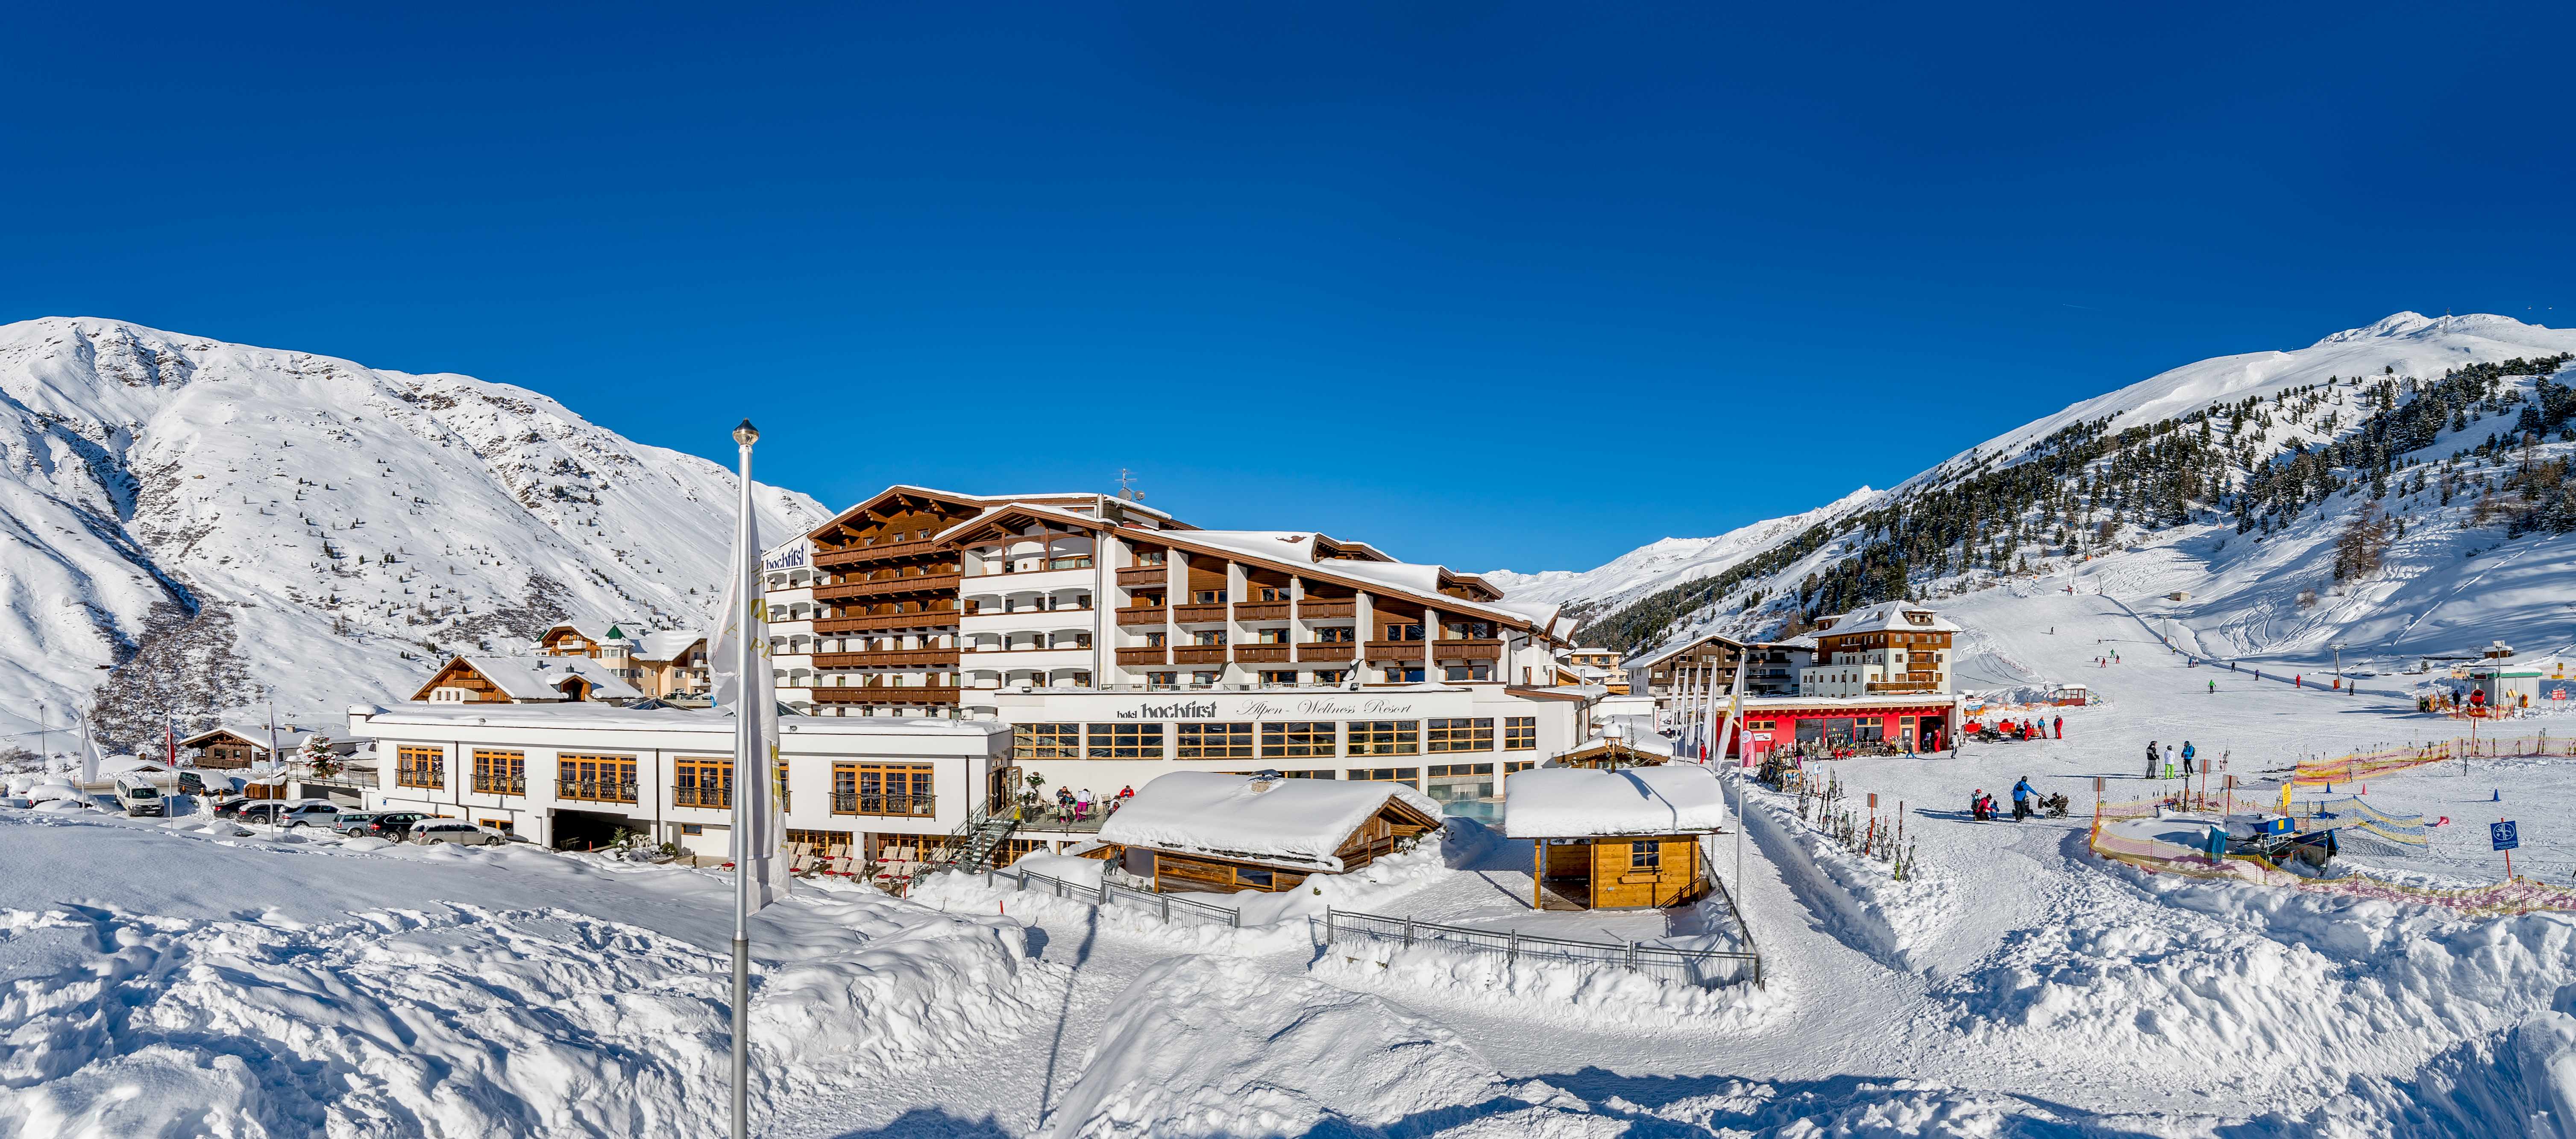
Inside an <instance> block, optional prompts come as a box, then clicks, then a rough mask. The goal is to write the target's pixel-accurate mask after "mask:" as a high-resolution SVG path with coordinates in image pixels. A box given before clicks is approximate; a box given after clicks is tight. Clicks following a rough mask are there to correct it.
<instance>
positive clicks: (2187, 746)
mask: <svg viewBox="0 0 2576 1139" xmlns="http://www.w3.org/2000/svg"><path fill="white" fill-rule="evenodd" d="M2196 754H2198V753H2197V752H2196V751H2195V750H2194V749H2193V748H2192V746H2191V741H2190V740H2184V741H2182V773H2183V774H2185V775H2189V774H2191V757H2192V756H2193V755H2196Z"/></svg>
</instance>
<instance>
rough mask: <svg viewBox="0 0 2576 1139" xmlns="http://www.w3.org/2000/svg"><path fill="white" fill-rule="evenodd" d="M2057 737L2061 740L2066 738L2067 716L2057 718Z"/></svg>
mask: <svg viewBox="0 0 2576 1139" xmlns="http://www.w3.org/2000/svg"><path fill="white" fill-rule="evenodd" d="M2057 738H2059V739H2061V740H2062V739H2065V738H2066V717H2064V716H2059V717H2058V718H2057Z"/></svg>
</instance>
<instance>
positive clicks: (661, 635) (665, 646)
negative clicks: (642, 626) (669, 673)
mask: <svg viewBox="0 0 2576 1139" xmlns="http://www.w3.org/2000/svg"><path fill="white" fill-rule="evenodd" d="M706 639H707V635H706V634H705V633H701V632H697V631H696V630H692V629H666V630H664V631H662V632H658V633H646V634H644V635H643V636H642V637H641V638H638V639H637V642H636V647H635V656H636V659H638V660H676V659H678V658H679V655H680V654H681V653H684V652H687V651H689V647H690V646H691V645H695V644H697V643H698V642H700V641H703V640H706Z"/></svg>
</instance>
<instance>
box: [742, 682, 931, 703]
mask: <svg viewBox="0 0 2576 1139" xmlns="http://www.w3.org/2000/svg"><path fill="white" fill-rule="evenodd" d="M800 693H801V694H804V695H806V696H810V697H812V698H813V700H814V702H815V703H817V704H954V703H956V702H957V689H956V688H955V687H953V686H950V685H944V684H943V685H940V686H938V687H935V688H934V687H927V686H925V687H921V688H895V687H890V686H886V685H879V686H877V687H874V688H781V689H779V690H778V698H779V699H781V700H785V701H788V702H790V703H793V702H794V701H795V699H796V697H797V695H798V694H800Z"/></svg>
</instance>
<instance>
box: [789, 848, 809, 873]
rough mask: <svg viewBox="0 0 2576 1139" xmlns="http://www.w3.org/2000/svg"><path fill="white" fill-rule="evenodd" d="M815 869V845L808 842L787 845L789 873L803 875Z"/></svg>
mask: <svg viewBox="0 0 2576 1139" xmlns="http://www.w3.org/2000/svg"><path fill="white" fill-rule="evenodd" d="M813 868H814V845H813V844H812V843H806V842H791V843H788V844H787V872H788V873H790V874H802V873H804V872H806V871H808V870H811V869H813Z"/></svg>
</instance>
